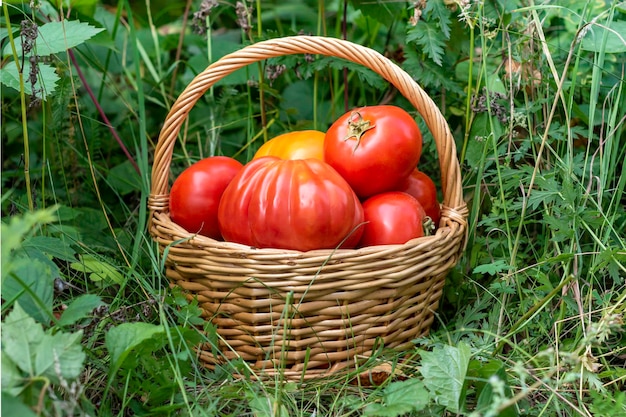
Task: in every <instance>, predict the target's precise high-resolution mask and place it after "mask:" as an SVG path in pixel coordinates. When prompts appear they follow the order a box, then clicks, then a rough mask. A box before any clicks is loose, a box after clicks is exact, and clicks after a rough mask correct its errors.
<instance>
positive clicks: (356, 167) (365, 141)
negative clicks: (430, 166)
mask: <svg viewBox="0 0 626 417" xmlns="http://www.w3.org/2000/svg"><path fill="white" fill-rule="evenodd" d="M421 153H422V134H421V132H420V130H419V128H418V127H417V123H416V122H415V120H414V119H413V117H412V116H411V115H410V114H408V113H407V112H406V111H404V110H403V109H401V108H399V107H395V106H371V107H361V108H358V109H355V110H353V111H351V112H348V113H346V114H344V115H343V116H341V117H340V118H339V119H337V120H336V121H335V122H334V123H333V124H332V125H331V126H330V128H329V129H328V131H327V132H326V137H325V139H324V161H326V162H327V163H328V164H329V165H331V166H332V167H333V168H335V169H336V170H337V172H339V174H341V176H342V177H344V178H345V179H346V181H348V184H350V186H351V187H352V189H354V191H355V192H356V193H357V195H358V196H359V197H369V196H372V195H374V194H378V193H381V192H384V191H390V190H393V189H394V187H396V186H397V185H398V184H399V183H400V182H401V181H403V180H404V179H405V178H406V177H408V176H409V174H411V171H413V169H415V167H416V166H417V163H418V161H419V159H420V155H421Z"/></svg>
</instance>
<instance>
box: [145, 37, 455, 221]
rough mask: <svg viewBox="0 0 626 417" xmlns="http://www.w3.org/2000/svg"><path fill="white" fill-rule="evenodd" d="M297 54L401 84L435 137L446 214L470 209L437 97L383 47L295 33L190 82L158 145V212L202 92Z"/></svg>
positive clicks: (153, 204)
mask: <svg viewBox="0 0 626 417" xmlns="http://www.w3.org/2000/svg"><path fill="white" fill-rule="evenodd" d="M294 54H319V55H327V56H334V57H338V58H344V59H347V60H349V61H352V62H355V63H357V64H361V65H363V66H364V67H367V68H370V69H371V70H373V71H374V72H376V73H377V74H379V75H380V76H382V77H383V78H384V79H385V80H387V81H388V82H389V83H391V84H392V85H393V86H394V87H396V88H397V89H398V90H399V91H400V93H401V94H402V95H403V96H404V97H405V98H406V99H407V100H409V102H410V103H411V104H412V105H413V106H415V108H416V109H417V111H418V112H419V114H420V115H421V116H422V118H423V119H424V121H425V122H426V125H427V126H428V129H429V130H430V131H431V133H432V135H433V138H434V139H435V143H436V145H437V153H438V155H439V167H440V171H441V188H442V193H443V206H444V210H445V211H446V215H451V216H450V217H455V218H456V219H455V220H457V219H459V218H460V219H462V218H463V215H462V214H461V215H459V214H460V213H459V212H461V213H463V212H465V211H466V207H465V203H464V201H463V195H462V187H461V172H460V166H459V161H458V159H457V154H456V145H455V143H454V138H453V137H452V134H451V132H450V128H449V126H448V123H447V122H446V120H445V118H444V117H443V115H442V114H441V112H440V111H439V109H438V108H437V106H436V105H435V103H434V102H433V100H432V99H431V98H430V97H429V96H428V95H427V94H426V93H425V92H424V90H422V88H421V87H420V86H419V85H418V84H417V83H416V82H415V81H414V80H413V79H412V78H411V77H410V76H409V75H408V74H407V73H406V72H404V71H403V70H402V69H401V68H400V67H399V66H397V65H396V64H394V63H393V62H392V61H391V60H389V59H388V58H386V57H384V56H383V55H381V54H380V53H378V52H376V51H374V50H372V49H370V48H367V47H364V46H361V45H357V44H354V43H352V42H350V41H346V40H341V39H336V38H329V37H322V36H290V37H285V38H276V39H270V40H266V41H262V42H258V43H256V44H252V45H249V46H246V47H244V48H242V49H240V50H238V51H236V52H233V53H231V54H229V55H226V56H224V57H222V58H221V59H219V60H218V61H216V62H214V63H212V64H211V65H209V66H208V67H207V68H206V69H205V70H204V71H203V72H201V73H200V74H198V75H197V76H196V77H195V78H194V79H193V80H192V81H191V82H190V83H189V85H188V86H187V87H186V88H185V90H184V91H183V92H182V93H181V94H180V96H179V97H178V99H177V100H176V102H174V104H173V105H172V108H171V110H170V112H169V113H168V115H167V117H166V118H165V121H164V125H163V128H162V129H161V133H160V135H159V140H158V143H157V145H156V149H155V154H154V162H153V165H152V185H151V190H150V197H149V199H148V208H149V209H150V210H151V211H152V212H165V211H167V210H168V204H169V194H168V181H169V173H170V164H171V160H172V152H173V151H174V145H175V143H176V139H177V136H178V133H179V132H180V128H181V126H182V125H183V123H184V121H185V119H186V118H187V115H188V114H189V112H190V111H191V109H192V108H193V106H194V105H195V104H196V102H197V101H198V100H199V99H200V97H202V96H203V95H204V93H205V92H206V91H207V90H208V89H209V88H210V87H211V86H212V85H214V84H215V83H216V82H217V81H219V80H220V79H222V78H224V77H225V76H227V75H229V74H231V73H232V72H234V71H236V70H238V69H239V68H243V67H245V66H247V65H249V64H251V63H254V62H258V61H262V60H264V59H267V58H272V57H278V56H282V55H294ZM443 215H444V213H442V216H443Z"/></svg>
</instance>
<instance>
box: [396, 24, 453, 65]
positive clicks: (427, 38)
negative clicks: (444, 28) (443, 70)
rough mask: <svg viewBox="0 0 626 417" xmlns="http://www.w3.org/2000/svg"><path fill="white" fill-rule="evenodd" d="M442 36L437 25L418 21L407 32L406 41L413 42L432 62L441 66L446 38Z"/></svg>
mask: <svg viewBox="0 0 626 417" xmlns="http://www.w3.org/2000/svg"><path fill="white" fill-rule="evenodd" d="M442 35H443V34H442V33H441V29H439V28H438V27H437V24H435V23H432V22H426V21H420V22H419V23H418V24H417V25H415V26H413V27H411V28H410V29H409V30H408V31H407V36H406V41H407V42H415V43H416V44H417V45H419V46H420V47H421V49H422V51H423V52H424V53H426V55H428V57H429V58H430V59H432V60H433V62H435V63H436V64H437V65H442V64H443V55H444V53H445V47H446V42H445V40H446V38H445V37H444V36H442Z"/></svg>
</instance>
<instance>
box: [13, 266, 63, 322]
mask: <svg viewBox="0 0 626 417" xmlns="http://www.w3.org/2000/svg"><path fill="white" fill-rule="evenodd" d="M11 269H12V272H11V273H10V274H9V276H7V277H5V278H4V280H3V281H2V298H3V299H4V300H6V301H9V302H16V301H17V302H19V303H20V305H21V306H22V308H23V309H24V311H25V312H26V313H27V314H28V315H29V316H32V317H33V318H35V319H36V320H37V321H39V322H45V321H49V318H50V316H51V314H52V298H53V295H54V278H55V277H54V275H55V274H54V273H53V270H52V268H51V266H50V265H49V264H48V263H44V262H42V261H40V260H38V259H36V258H30V259H29V258H18V259H15V260H13V261H12V266H11Z"/></svg>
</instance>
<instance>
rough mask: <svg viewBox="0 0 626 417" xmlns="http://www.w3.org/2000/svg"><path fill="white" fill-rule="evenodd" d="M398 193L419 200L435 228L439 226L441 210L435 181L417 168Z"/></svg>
mask: <svg viewBox="0 0 626 417" xmlns="http://www.w3.org/2000/svg"><path fill="white" fill-rule="evenodd" d="M397 191H402V192H405V193H407V194H410V195H412V196H413V197H415V198H417V201H419V202H420V204H421V205H422V207H424V211H425V212H426V215H427V216H428V217H430V218H431V219H432V221H433V224H434V226H437V225H439V219H440V218H441V208H440V207H439V202H438V201H437V186H436V185H435V183H434V182H433V180H432V179H431V178H430V177H429V176H428V175H426V174H424V173H423V172H422V171H420V170H418V169H417V168H416V169H415V170H413V172H412V173H411V175H409V176H408V177H407V179H406V180H404V181H403V182H402V184H400V186H399V187H398V188H397Z"/></svg>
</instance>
